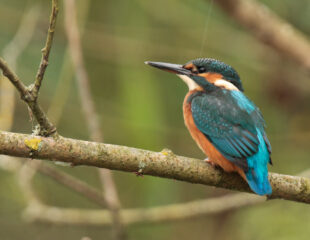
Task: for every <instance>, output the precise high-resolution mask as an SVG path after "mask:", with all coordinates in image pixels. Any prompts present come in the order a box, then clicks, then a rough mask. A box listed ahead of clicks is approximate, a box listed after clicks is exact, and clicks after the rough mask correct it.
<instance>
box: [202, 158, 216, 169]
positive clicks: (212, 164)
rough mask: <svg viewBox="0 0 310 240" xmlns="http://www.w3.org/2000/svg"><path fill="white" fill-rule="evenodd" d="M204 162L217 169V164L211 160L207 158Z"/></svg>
mask: <svg viewBox="0 0 310 240" xmlns="http://www.w3.org/2000/svg"><path fill="white" fill-rule="evenodd" d="M203 161H205V162H206V163H208V164H210V165H211V166H212V167H215V163H214V162H211V161H210V159H209V158H205V159H204V160H203Z"/></svg>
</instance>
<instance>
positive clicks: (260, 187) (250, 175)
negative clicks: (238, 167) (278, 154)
mask: <svg viewBox="0 0 310 240" xmlns="http://www.w3.org/2000/svg"><path fill="white" fill-rule="evenodd" d="M257 137H258V139H259V142H260V144H259V147H258V152H257V153H256V154H254V155H252V156H251V157H249V158H247V161H248V167H249V170H248V171H247V172H246V173H245V175H246V178H247V181H248V184H249V186H250V188H251V189H252V190H253V191H254V192H256V193H257V194H259V195H269V194H271V193H272V189H271V186H270V183H269V180H268V169H267V165H268V162H269V159H270V154H269V152H268V149H267V146H266V143H265V141H264V138H263V135H262V133H261V131H260V130H259V129H257Z"/></svg>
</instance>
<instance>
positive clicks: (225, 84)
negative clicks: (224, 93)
mask: <svg viewBox="0 0 310 240" xmlns="http://www.w3.org/2000/svg"><path fill="white" fill-rule="evenodd" d="M214 85H215V86H218V87H221V88H225V89H227V90H237V91H239V89H238V88H237V87H236V86H235V85H234V84H232V83H231V82H228V81H226V80H224V79H219V80H216V81H215V82H214Z"/></svg>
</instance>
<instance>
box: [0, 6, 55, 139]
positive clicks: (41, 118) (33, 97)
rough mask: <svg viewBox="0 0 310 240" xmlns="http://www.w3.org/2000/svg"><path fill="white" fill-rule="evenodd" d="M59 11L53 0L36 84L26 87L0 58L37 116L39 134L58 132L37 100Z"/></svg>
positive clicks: (5, 72) (5, 70) (4, 71)
mask: <svg viewBox="0 0 310 240" xmlns="http://www.w3.org/2000/svg"><path fill="white" fill-rule="evenodd" d="M57 13H58V1H57V0H52V14H51V17H50V25H49V29H48V34H47V40H46V45H45V47H44V51H43V56H42V60H41V64H40V68H39V71H38V75H37V78H36V80H35V84H34V85H30V86H29V87H26V86H25V85H24V83H23V82H22V81H21V80H20V79H19V77H18V76H17V75H16V74H15V73H14V71H12V70H11V69H10V67H9V66H8V65H7V64H6V62H5V61H4V59H2V58H0V68H1V69H2V72H3V75H4V76H6V77H7V78H8V79H9V80H10V81H11V83H12V84H13V85H14V86H15V88H16V89H17V90H18V91H19V93H20V95H21V98H22V99H23V100H24V101H25V102H26V104H27V105H28V107H29V108H30V109H31V112H32V114H33V116H34V117H35V118H36V120H37V122H38V124H39V125H40V131H39V132H38V134H39V135H44V136H49V135H52V134H55V133H56V127H55V126H54V125H53V124H52V123H51V122H50V121H49V119H48V118H47V116H46V114H45V113H44V111H43V110H42V108H41V107H40V105H39V103H38V102H37V98H38V91H39V89H40V86H41V83H42V80H43V76H44V72H45V69H46V67H47V60H48V57H49V53H50V49H51V46H52V40H53V36H54V31H55V24H56V16H57Z"/></svg>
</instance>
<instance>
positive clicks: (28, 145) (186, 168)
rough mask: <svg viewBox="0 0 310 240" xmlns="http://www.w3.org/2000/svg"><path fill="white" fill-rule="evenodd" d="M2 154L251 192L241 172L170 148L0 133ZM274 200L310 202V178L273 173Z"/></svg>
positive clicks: (271, 197)
mask: <svg viewBox="0 0 310 240" xmlns="http://www.w3.org/2000/svg"><path fill="white" fill-rule="evenodd" d="M0 154H5V155H10V156H16V157H31V158H35V159H48V160H52V161H62V162H67V163H71V164H72V165H74V166H76V165H88V166H95V167H101V168H108V169H112V170H120V171H126V172H139V173H140V174H146V175H152V176H158V177H164V178H171V179H176V180H181V181H186V182H190V183H198V184H204V185H209V186H215V187H221V188H226V189H231V190H238V191H243V192H251V190H250V189H249V187H248V185H247V184H246V183H245V182H244V181H243V180H242V179H241V178H240V177H239V176H238V175H237V174H229V173H224V172H223V171H222V170H220V169H215V168H213V167H212V166H210V165H208V164H206V163H205V162H203V161H201V160H198V159H193V158H187V157H181V156H177V155H175V154H173V153H172V152H171V151H169V150H163V151H162V152H151V151H147V150H141V149H136V148H130V147H126V146H118V145H111V144H104V143H96V142H88V141H81V140H75V139H70V138H64V137H61V136H55V137H54V138H52V137H50V138H46V137H38V136H32V135H26V134H19V133H10V132H0ZM269 180H270V182H271V186H272V189H273V193H272V195H271V196H270V197H269V198H270V199H274V198H282V199H286V200H292V201H297V202H304V203H310V179H308V178H305V177H297V176H289V175H282V174H277V173H270V174H269Z"/></svg>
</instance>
